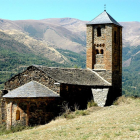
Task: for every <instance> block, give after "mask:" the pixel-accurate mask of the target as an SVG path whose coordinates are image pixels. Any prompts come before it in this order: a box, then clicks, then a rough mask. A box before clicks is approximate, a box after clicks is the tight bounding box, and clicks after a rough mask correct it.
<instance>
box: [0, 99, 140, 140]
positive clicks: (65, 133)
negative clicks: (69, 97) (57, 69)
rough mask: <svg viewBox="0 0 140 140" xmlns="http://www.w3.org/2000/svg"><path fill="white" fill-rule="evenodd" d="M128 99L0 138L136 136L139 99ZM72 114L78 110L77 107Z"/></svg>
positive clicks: (132, 139) (133, 139)
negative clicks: (86, 113)
mask: <svg viewBox="0 0 140 140" xmlns="http://www.w3.org/2000/svg"><path fill="white" fill-rule="evenodd" d="M127 100H129V103H128V102H124V101H123V100H122V102H121V101H119V104H118V105H113V106H109V107H104V108H102V109H99V110H97V111H93V112H91V111H90V114H89V115H84V116H81V115H80V116H77V117H75V118H73V119H66V118H59V119H57V120H55V121H51V122H50V123H49V124H46V125H42V126H39V127H35V128H33V129H28V130H23V131H21V132H15V133H10V134H5V135H2V136H0V140H12V139H22V140H34V139H38V140H44V139H47V140H66V139H67V140H139V139H140V99H130V98H127ZM93 108H95V107H93ZM97 108H98V107H97ZM76 112H77V113H76ZM75 114H81V112H80V111H78V110H76V111H75Z"/></svg>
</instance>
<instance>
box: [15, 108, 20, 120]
mask: <svg viewBox="0 0 140 140" xmlns="http://www.w3.org/2000/svg"><path fill="white" fill-rule="evenodd" d="M17 120H20V111H19V110H17V111H16V121H17Z"/></svg>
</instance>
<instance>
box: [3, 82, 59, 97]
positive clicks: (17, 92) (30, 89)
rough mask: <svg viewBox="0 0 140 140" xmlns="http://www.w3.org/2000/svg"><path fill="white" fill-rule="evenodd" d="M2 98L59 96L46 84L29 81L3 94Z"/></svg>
mask: <svg viewBox="0 0 140 140" xmlns="http://www.w3.org/2000/svg"><path fill="white" fill-rule="evenodd" d="M3 97H4V98H28V97H29V98H36V97H60V96H59V95H58V94H57V93H55V92H54V91H52V90H51V89H49V88H47V87H46V86H44V85H42V84H40V83H38V82H36V81H30V82H29V83H26V84H24V85H22V86H20V87H18V88H16V89H14V90H12V91H9V92H8V93H7V94H5V95H4V96H3Z"/></svg>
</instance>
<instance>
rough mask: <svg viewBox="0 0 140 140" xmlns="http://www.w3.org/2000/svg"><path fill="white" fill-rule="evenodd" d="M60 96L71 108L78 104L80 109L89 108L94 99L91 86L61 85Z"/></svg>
mask: <svg viewBox="0 0 140 140" xmlns="http://www.w3.org/2000/svg"><path fill="white" fill-rule="evenodd" d="M60 89H61V92H60V96H61V97H62V98H63V99H64V100H66V101H67V102H68V103H69V105H70V106H73V105H74V104H77V105H78V106H79V108H80V109H85V108H87V102H88V101H90V100H91V99H93V95H92V91H91V87H90V86H79V85H69V84H61V86H60Z"/></svg>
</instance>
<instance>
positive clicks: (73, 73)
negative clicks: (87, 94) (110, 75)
mask: <svg viewBox="0 0 140 140" xmlns="http://www.w3.org/2000/svg"><path fill="white" fill-rule="evenodd" d="M34 67H36V68H37V69H39V70H41V71H43V72H44V73H45V74H46V75H47V76H49V77H51V78H52V79H54V80H55V81H57V82H58V83H64V84H73V85H86V86H111V84H110V83H109V82H107V81H106V80H105V79H103V78H102V77H101V76H99V74H97V73H96V72H94V71H92V70H89V69H77V68H56V67H46V66H38V65H34Z"/></svg>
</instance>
